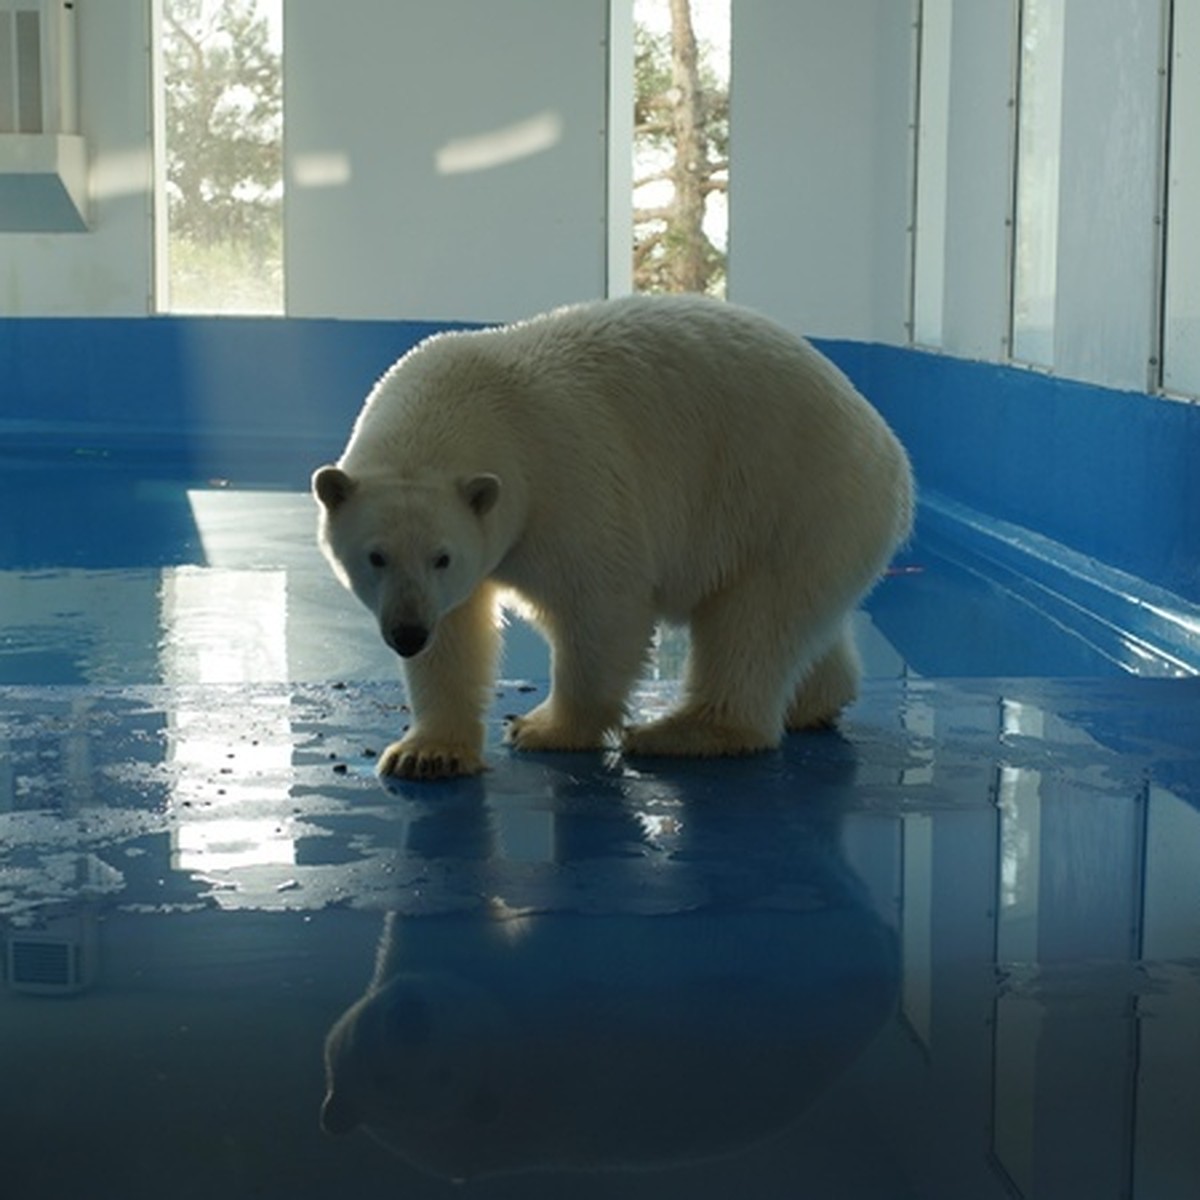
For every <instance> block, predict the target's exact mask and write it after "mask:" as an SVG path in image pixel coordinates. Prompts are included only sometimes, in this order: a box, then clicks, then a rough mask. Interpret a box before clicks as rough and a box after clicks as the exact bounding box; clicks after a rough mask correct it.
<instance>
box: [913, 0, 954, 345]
mask: <svg viewBox="0 0 1200 1200" xmlns="http://www.w3.org/2000/svg"><path fill="white" fill-rule="evenodd" d="M951 14H952V0H922V3H921V33H920V42H919V47H920V49H919V51H918V53H919V60H918V62H919V75H918V92H917V194H916V210H917V211H916V221H915V224H914V234H913V295H912V338H913V341H914V342H916V343H917V344H918V345H924V346H940V345H941V344H942V315H943V312H944V307H945V280H946V167H947V153H948V140H949V133H950V27H951V19H952V18H951Z"/></svg>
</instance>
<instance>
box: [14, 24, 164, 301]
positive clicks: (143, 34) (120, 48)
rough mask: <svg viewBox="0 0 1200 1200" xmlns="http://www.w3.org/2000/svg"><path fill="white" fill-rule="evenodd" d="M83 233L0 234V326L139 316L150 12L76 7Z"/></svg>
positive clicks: (147, 176) (147, 172)
mask: <svg viewBox="0 0 1200 1200" xmlns="http://www.w3.org/2000/svg"><path fill="white" fill-rule="evenodd" d="M77 29H78V42H79V55H78V62H79V109H80V132H81V133H82V134H83V136H84V138H85V140H86V144H87V155H88V164H89V171H88V175H89V180H88V183H89V192H90V205H89V208H90V212H89V225H90V228H89V229H88V231H87V232H82V233H36V234H21V233H0V316H139V315H144V314H145V313H146V312H147V311H148V310H149V303H150V293H151V282H150V281H151V260H152V256H151V195H152V175H151V158H150V138H149V130H150V56H149V44H150V4H149V0H103V2H102V3H95V2H93V3H90V4H80V5H79V6H78V26H77Z"/></svg>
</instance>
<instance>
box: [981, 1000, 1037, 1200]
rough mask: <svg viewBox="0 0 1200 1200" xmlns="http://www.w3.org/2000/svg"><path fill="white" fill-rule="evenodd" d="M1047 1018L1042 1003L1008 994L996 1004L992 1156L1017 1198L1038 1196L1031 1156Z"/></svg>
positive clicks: (1035, 1131)
mask: <svg viewBox="0 0 1200 1200" xmlns="http://www.w3.org/2000/svg"><path fill="white" fill-rule="evenodd" d="M1043 1016H1044V1014H1043V1011H1042V1006H1041V1004H1040V1003H1039V1002H1038V1001H1037V1000H1035V999H1033V998H1032V997H1030V996H1022V995H1017V994H1012V993H1010V994H1008V995H1003V996H1001V997H1000V998H999V999H998V1000H997V1001H996V1017H995V1027H994V1030H993V1036H994V1039H995V1041H994V1046H995V1049H994V1055H993V1062H994V1063H995V1075H994V1078H993V1082H992V1154H993V1155H994V1156H995V1160H996V1162H997V1163H998V1164H999V1166H1000V1168H1001V1169H1002V1170H1003V1172H1004V1174H1005V1175H1006V1176H1007V1177H1008V1179H1009V1181H1010V1182H1011V1184H1012V1185H1013V1186H1014V1188H1015V1190H1016V1193H1017V1195H1019V1196H1026V1197H1032V1196H1035V1195H1036V1194H1037V1192H1036V1189H1035V1187H1034V1161H1033V1155H1034V1145H1035V1141H1036V1135H1037V1119H1036V1111H1035V1102H1036V1098H1037V1059H1038V1043H1039V1041H1040V1040H1041V1035H1042V1022H1043Z"/></svg>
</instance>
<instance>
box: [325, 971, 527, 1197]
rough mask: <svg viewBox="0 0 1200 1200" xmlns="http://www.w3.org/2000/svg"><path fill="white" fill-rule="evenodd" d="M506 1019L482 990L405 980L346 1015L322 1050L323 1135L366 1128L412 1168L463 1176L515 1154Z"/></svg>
mask: <svg viewBox="0 0 1200 1200" xmlns="http://www.w3.org/2000/svg"><path fill="white" fill-rule="evenodd" d="M507 1040H508V1039H507V1037H506V1027H505V1022H504V1018H503V1014H502V1013H501V1011H500V1010H499V1009H498V1008H497V1007H496V1005H495V1004H494V1003H492V1002H491V1001H490V1000H489V999H488V997H487V996H486V995H485V994H484V993H483V992H482V991H480V990H479V989H477V988H475V987H473V986H472V985H470V984H468V983H466V982H465V981H463V980H459V979H457V978H454V977H451V976H446V975H438V974H435V973H414V974H402V975H398V976H396V977H394V978H392V979H390V980H389V981H388V982H387V983H386V984H384V985H383V986H382V987H379V988H377V989H374V990H372V991H370V992H368V993H367V995H366V996H365V997H364V998H363V999H362V1000H360V1001H359V1002H358V1003H357V1004H355V1005H354V1006H353V1007H352V1008H350V1009H349V1010H348V1011H347V1012H345V1013H344V1014H343V1015H342V1017H341V1019H340V1020H339V1021H338V1022H337V1023H336V1024H335V1025H334V1027H333V1028H332V1029H331V1030H330V1032H329V1036H328V1038H327V1039H326V1043H325V1072H326V1083H327V1092H326V1096H325V1101H324V1103H323V1104H322V1106H321V1128H322V1129H323V1130H324V1131H325V1132H326V1133H333V1134H345V1133H349V1132H351V1131H352V1130H354V1129H356V1128H358V1127H359V1126H362V1127H364V1128H366V1129H367V1130H368V1131H369V1132H371V1133H372V1134H374V1135H375V1137H377V1138H378V1139H379V1140H380V1141H382V1142H383V1143H384V1144H385V1145H387V1146H390V1147H391V1148H392V1149H393V1150H395V1151H396V1152H397V1153H399V1154H401V1155H403V1156H404V1157H405V1158H406V1159H408V1160H409V1161H410V1162H412V1163H414V1164H416V1165H417V1166H419V1167H422V1168H424V1169H425V1170H428V1171H432V1172H434V1173H435V1174H439V1175H443V1176H446V1177H448V1178H452V1179H465V1178H469V1177H471V1176H473V1175H477V1174H479V1173H481V1172H485V1171H490V1170H496V1169H497V1168H499V1167H502V1166H504V1165H505V1164H506V1163H507V1159H508V1157H509V1154H510V1153H511V1150H510V1144H511V1141H512V1129H511V1125H512V1119H513V1116H514V1113H513V1111H512V1109H513V1105H514V1100H515V1098H514V1096H513V1090H514V1087H515V1086H516V1079H517V1070H518V1068H517V1065H516V1063H515V1062H513V1061H512V1060H511V1056H510V1055H508V1054H507V1052H506V1043H507Z"/></svg>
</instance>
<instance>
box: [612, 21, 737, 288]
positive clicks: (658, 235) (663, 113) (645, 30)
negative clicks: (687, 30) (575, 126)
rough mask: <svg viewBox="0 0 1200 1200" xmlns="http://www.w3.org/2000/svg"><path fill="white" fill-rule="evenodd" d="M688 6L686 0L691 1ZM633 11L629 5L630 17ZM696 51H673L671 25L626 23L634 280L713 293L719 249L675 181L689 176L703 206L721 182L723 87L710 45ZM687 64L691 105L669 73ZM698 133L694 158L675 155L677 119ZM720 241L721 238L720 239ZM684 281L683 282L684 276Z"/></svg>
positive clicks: (720, 264)
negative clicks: (687, 56) (630, 58)
mask: <svg viewBox="0 0 1200 1200" xmlns="http://www.w3.org/2000/svg"><path fill="white" fill-rule="evenodd" d="M693 7H694V0H693ZM636 19H637V10H636V9H635V20H636ZM696 49H697V52H698V58H697V59H696V60H694V61H693V62H692V63H690V64H689V63H688V62H687V61H685V60H684V58H681V57H680V56H681V47H680V46H679V45H677V44H676V31H675V30H674V29H669V30H664V31H661V32H660V31H657V30H655V29H652V28H650V27H649V26H648V25H646V24H644V23H642V22H640V21H638V22H637V23H636V24H635V26H634V253H633V263H634V286H635V287H636V288H637V290H639V291H648V292H658V291H676V290H686V289H688V288H690V287H701V288H703V290H705V291H707V292H711V293H715V294H721V293H723V291H724V286H725V251H724V249H723V248H722V247H721V246H719V245H718V244H717V243H716V242H715V241H714V239H713V237H712V236H710V232H709V229H708V228H707V227H708V226H710V225H711V224H712V222H710V221H709V220H708V219H707V218H706V219H705V221H704V226H699V225H698V223H697V218H696V217H695V215H694V212H693V215H692V217H691V218H690V219H689V217H688V215H687V214H686V213H685V212H684V211H683V205H682V203H681V198H680V195H679V188H678V186H677V182H678V181H679V180H680V178H681V174H682V173H683V172H684V171H686V173H687V174H688V175H690V176H692V177H693V179H694V181H695V182H694V183H692V184H689V185H688V186H693V187H694V186H698V187H699V188H700V191H701V193H702V194H703V196H704V203H705V207H706V209H707V210H709V212H710V213H711V210H712V205H713V202H714V198H716V197H723V195H724V193H726V191H727V188H728V178H729V171H728V159H729V88H728V85H727V84H726V83H725V82H724V81H723V78H722V75H721V73H720V72H719V71H718V70H717V69H716V67H715V65H714V60H715V52H714V50H713V48H712V47H711V46H710V45H707V44H706V43H704V42H703V41H701V42H699V43H698V45H697V47H696ZM689 66H691V67H693V68H694V69H695V71H696V74H697V82H698V87H697V89H696V92H695V98H694V105H693V108H692V109H691V110H690V111H685V106H686V105H687V104H688V100H687V98H686V97H685V96H684V95H683V94H682V92H681V89H679V88H678V87H677V86H676V84H675V78H676V73H677V72H678V71H681V70H682V71H685V72H686V71H687V70H688V69H689ZM685 125H687V126H692V127H695V128H696V129H697V130H698V132H699V135H700V146H699V149H700V153H699V155H698V157H699V159H700V161H698V162H691V163H688V164H683V163H681V162H680V160H679V150H678V139H679V138H680V131H681V129H682V128H683V127H684V126H685ZM722 240H723V239H722ZM685 280H686V281H689V282H684V281H685Z"/></svg>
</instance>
